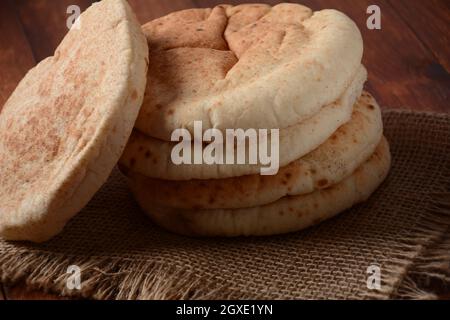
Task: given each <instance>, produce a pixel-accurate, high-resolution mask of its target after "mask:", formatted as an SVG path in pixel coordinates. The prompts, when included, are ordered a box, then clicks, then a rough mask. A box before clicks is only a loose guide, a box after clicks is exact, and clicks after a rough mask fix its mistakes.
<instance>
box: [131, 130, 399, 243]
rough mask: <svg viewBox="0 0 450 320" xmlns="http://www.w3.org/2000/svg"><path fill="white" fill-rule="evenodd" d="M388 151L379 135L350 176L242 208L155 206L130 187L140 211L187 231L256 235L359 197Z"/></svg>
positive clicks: (295, 226)
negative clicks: (369, 154)
mask: <svg viewBox="0 0 450 320" xmlns="http://www.w3.org/2000/svg"><path fill="white" fill-rule="evenodd" d="M389 167H390V153H389V146H388V143H387V141H386V140H385V139H384V138H383V139H382V141H381V143H380V145H379V146H378V147H377V150H376V151H375V153H374V154H373V155H372V157H371V158H370V159H369V160H368V161H367V162H365V163H364V164H363V165H362V166H360V167H359V168H358V169H357V170H356V171H355V172H354V173H353V174H352V175H351V176H350V177H348V178H347V179H345V180H343V181H342V182H340V183H339V184H337V185H334V186H332V187H330V188H328V189H325V190H320V191H315V192H313V193H310V194H306V195H300V196H292V197H284V198H282V199H280V200H278V201H276V202H273V203H271V204H268V205H264V206H260V207H253V208H244V209H235V210H231V209H222V210H220V209H217V210H184V209H176V208H164V207H160V206H156V205H155V204H154V203H152V202H150V201H148V199H147V198H146V193H145V192H141V191H140V190H133V191H134V195H135V197H136V199H137V201H138V202H139V204H140V205H141V207H142V208H143V209H144V211H145V212H146V213H147V214H148V215H149V216H150V217H151V218H152V219H153V220H154V221H155V222H156V223H157V224H159V225H161V226H162V227H164V228H166V229H168V230H170V231H172V232H175V233H179V234H184V235H189V236H241V235H243V236H250V235H255V236H262V235H273V234H280V233H287V232H293V231H298V230H301V229H304V228H307V227H309V226H312V225H314V224H317V223H319V222H321V221H323V220H325V219H328V218H330V217H332V216H334V215H336V214H338V213H339V212H342V211H344V210H346V209H348V208H350V207H352V206H353V205H355V204H357V203H360V202H362V201H365V200H366V199H367V198H368V197H369V196H370V195H371V194H372V193H373V192H374V191H375V189H376V188H377V187H378V186H379V185H380V184H381V182H382V181H383V180H384V179H385V177H386V175H387V173H388V171H389Z"/></svg>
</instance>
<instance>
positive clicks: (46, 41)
mask: <svg viewBox="0 0 450 320" xmlns="http://www.w3.org/2000/svg"><path fill="white" fill-rule="evenodd" d="M93 2H94V1H92V0H58V1H54V0H17V1H13V0H2V1H0V70H1V76H0V110H1V107H2V106H3V104H4V102H5V101H6V100H7V98H8V96H9V95H10V94H11V92H12V91H13V90H14V88H15V87H16V85H17V84H18V82H19V81H20V80H21V78H22V77H23V76H24V75H25V74H26V72H27V71H28V70H29V69H30V68H31V67H33V66H34V65H35V64H36V63H38V62H39V61H41V60H42V59H44V58H46V57H48V56H50V55H52V54H53V52H54V50H55V48H56V47H57V45H58V44H59V42H60V41H61V39H62V38H63V37H64V35H65V34H66V33H67V27H66V19H67V17H68V14H67V13H66V10H67V7H68V6H69V5H73V4H76V5H79V6H80V8H81V9H82V10H84V9H86V8H87V7H88V6H89V5H90V4H91V3H93ZM224 2H227V1H221V0H171V1H165V0H129V3H130V5H131V6H132V7H133V9H134V10H135V12H136V14H137V16H138V19H139V21H140V22H141V23H145V22H147V21H149V20H151V19H154V18H157V17H160V16H163V15H165V14H167V13H169V12H171V11H174V10H181V9H187V8H192V7H211V6H214V5H217V4H221V3H224ZM257 2H264V3H269V4H276V3H279V1H257ZM293 2H299V3H303V4H305V5H307V6H309V7H311V8H313V9H315V10H320V9H325V8H335V9H338V10H341V11H343V12H344V13H346V14H347V15H348V16H350V17H351V18H352V19H353V20H354V21H355V22H356V23H357V25H358V27H359V28H360V30H361V32H362V34H363V38H364V59H363V63H364V64H365V65H366V67H367V69H368V72H369V81H368V83H367V89H368V90H370V91H371V92H372V93H373V94H374V96H375V97H376V98H377V100H378V101H379V102H380V104H381V105H382V107H384V108H403V109H412V110H423V111H431V112H441V113H450V103H449V94H450V39H449V36H450V1H448V0H427V1H424V0H358V1H355V0H304V1H293ZM228 3H230V4H239V3H242V1H235V0H233V1H228ZM372 4H375V5H378V6H379V7H380V9H381V13H382V18H381V19H382V20H381V27H382V28H381V30H368V29H367V27H366V19H367V17H368V15H367V14H366V10H367V7H368V6H369V5H372ZM336 58H337V59H339V57H336ZM445 297H447V298H449V297H450V296H448V295H446V296H445ZM59 298H60V297H57V296H54V295H49V294H44V293H42V292H40V291H31V290H29V289H28V288H27V286H26V285H25V284H16V285H14V286H6V285H2V284H0V300H2V299H59Z"/></svg>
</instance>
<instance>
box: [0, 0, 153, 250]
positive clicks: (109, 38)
mask: <svg viewBox="0 0 450 320" xmlns="http://www.w3.org/2000/svg"><path fill="white" fill-rule="evenodd" d="M99 14H101V15H102V19H101V20H99V19H98V16H99ZM80 19H81V28H80V29H79V30H77V29H73V30H71V31H70V32H69V33H68V34H67V36H66V37H65V38H64V40H63V41H62V43H61V45H60V46H59V47H58V49H57V50H56V52H55V55H54V56H52V57H49V58H47V59H46V60H44V61H42V62H41V63H40V64H39V65H37V66H36V67H35V68H34V69H32V70H30V71H29V73H28V74H27V75H26V76H25V78H24V79H23V80H22V81H21V83H20V84H19V85H18V87H17V88H16V90H15V91H14V93H13V94H12V96H11V97H10V98H9V99H8V101H7V103H6V104H5V106H4V108H3V110H2V113H1V114H0V237H3V238H5V239H9V240H32V241H45V240H47V239H49V238H50V237H52V236H54V235H55V234H56V233H58V232H59V231H61V229H62V228H63V226H64V225H65V223H66V222H67V221H68V220H69V219H70V218H71V217H72V216H73V215H75V214H76V213H77V212H78V211H79V210H81V208H82V207H83V206H84V205H85V204H86V203H87V202H88V201H89V199H90V198H91V197H92V196H93V194H94V193H95V192H96V191H97V189H98V188H99V187H100V186H101V184H103V183H104V181H106V178H107V177H108V175H109V173H110V172H111V170H112V169H113V167H114V166H115V164H116V161H117V160H118V158H119V157H120V154H121V152H122V150H123V148H124V145H125V143H126V141H127V139H128V137H129V134H130V132H131V130H132V127H133V124H134V121H135V119H136V116H137V113H138V111H139V107H140V104H141V101H142V98H143V92H144V88H145V80H146V78H145V74H146V68H147V66H146V64H147V62H146V59H148V58H147V57H148V48H147V45H146V41H145V38H144V36H143V34H142V31H141V30H140V26H139V24H138V22H137V20H136V18H135V16H134V14H133V13H132V11H131V9H130V8H129V6H128V4H127V3H126V2H125V1H123V0H106V1H102V2H101V3H99V4H95V5H93V6H92V7H91V8H89V9H88V10H87V11H85V12H84V13H83V14H82V15H81V17H80Z"/></svg>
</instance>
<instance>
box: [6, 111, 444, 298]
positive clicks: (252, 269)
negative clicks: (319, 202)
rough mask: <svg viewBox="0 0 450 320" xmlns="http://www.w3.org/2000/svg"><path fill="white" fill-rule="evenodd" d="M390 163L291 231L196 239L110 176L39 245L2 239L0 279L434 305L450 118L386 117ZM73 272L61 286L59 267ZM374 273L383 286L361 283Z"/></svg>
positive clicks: (110, 294)
mask: <svg viewBox="0 0 450 320" xmlns="http://www.w3.org/2000/svg"><path fill="white" fill-rule="evenodd" d="M384 123H385V135H386V136H387V138H388V140H389V142H390V144H391V151H392V156H393V166H392V170H391V172H390V174H389V176H388V178H387V180H386V181H385V182H384V183H383V184H382V186H381V187H380V189H379V190H378V191H377V192H376V193H375V194H374V195H373V196H372V197H371V198H370V199H369V201H367V202H365V203H363V204H361V205H358V206H356V207H354V208H353V209H351V210H348V211H347V212H344V213H342V214H340V215H338V216H337V217H335V218H333V219H331V220H329V221H326V222H324V223H322V224H320V225H318V226H316V227H313V228H310V229H307V230H304V231H301V232H297V233H293V234H288V235H280V236H273V237H263V238H258V237H250V238H237V239H223V238H222V239H193V238H187V237H181V236H177V235H174V234H171V233H168V232H166V231H164V230H161V229H160V228H158V227H156V226H155V225H153V224H152V222H151V221H149V220H148V219H147V218H146V217H145V216H144V214H143V213H142V212H141V210H140V209H139V208H138V206H137V205H136V203H135V201H133V199H132V196H131V194H130V192H129V190H128V188H127V185H126V182H125V179H124V178H123V177H122V176H121V175H120V173H119V172H118V170H115V171H114V172H113V174H112V175H111V178H110V179H109V181H108V183H107V184H105V186H104V187H103V188H102V189H101V190H100V191H99V192H98V193H97V195H96V196H95V198H94V199H93V200H92V201H91V202H90V203H89V205H88V206H87V207H86V208H85V209H84V210H83V211H82V212H81V213H80V214H79V215H77V216H76V218H74V219H73V220H72V221H71V222H70V224H69V225H68V226H67V227H66V229H65V230H64V232H63V233H62V234H60V235H59V236H58V237H56V238H55V239H53V240H51V241H50V242H48V243H46V244H41V245H34V244H29V243H13V242H5V241H0V279H1V281H3V282H6V283H14V282H17V281H25V282H26V283H27V284H28V285H29V286H32V287H35V288H40V289H44V290H47V291H51V292H57V293H62V294H65V295H71V296H81V297H88V298H97V299H239V298H247V299H334V298H336V299H341V298H342V299H361V298H381V299H382V298H403V297H404V298H430V297H431V298H432V297H434V294H433V293H432V292H431V291H430V289H429V288H427V287H426V286H427V284H428V285H429V284H430V283H433V281H439V282H440V283H442V284H443V285H446V284H447V285H448V283H449V282H450V272H449V270H450V265H449V261H450V250H449V249H450V237H449V225H450V199H449V193H448V192H449V190H450V116H449V115H433V114H425V113H412V112H402V111H387V112H384ZM71 265H76V266H78V267H79V268H80V270H81V289H80V290H77V289H74V290H69V289H68V287H67V280H68V279H69V276H70V274H68V273H67V268H68V267H69V266H71ZM374 265H375V266H378V267H379V268H380V274H381V289H380V290H377V289H376V288H375V289H373V288H372V289H369V288H368V286H367V279H368V276H370V274H368V272H367V271H368V268H369V269H370V268H372V269H373V267H370V266H374Z"/></svg>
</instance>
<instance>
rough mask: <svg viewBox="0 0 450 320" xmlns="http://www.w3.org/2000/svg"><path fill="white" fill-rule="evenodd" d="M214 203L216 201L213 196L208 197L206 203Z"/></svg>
mask: <svg viewBox="0 0 450 320" xmlns="http://www.w3.org/2000/svg"><path fill="white" fill-rule="evenodd" d="M214 202H216V199H215V198H214V197H213V196H210V197H209V199H208V203H209V204H213V203H214Z"/></svg>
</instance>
